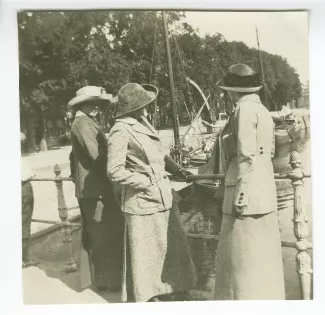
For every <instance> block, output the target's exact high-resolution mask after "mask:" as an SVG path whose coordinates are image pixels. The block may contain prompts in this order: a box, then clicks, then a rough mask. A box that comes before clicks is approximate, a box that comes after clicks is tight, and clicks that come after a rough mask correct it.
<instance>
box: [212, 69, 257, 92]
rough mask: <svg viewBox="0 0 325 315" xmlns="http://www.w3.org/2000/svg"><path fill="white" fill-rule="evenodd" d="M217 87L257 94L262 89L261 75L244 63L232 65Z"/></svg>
mask: <svg viewBox="0 0 325 315" xmlns="http://www.w3.org/2000/svg"><path fill="white" fill-rule="evenodd" d="M217 85H218V86H219V87H220V88H221V89H223V90H226V91H233V92H246V93H250V92H251V93H253V92H257V91H258V90H260V89H261V87H262V84H261V80H260V76H259V74H258V73H256V72H255V70H254V69H253V68H251V67H250V66H247V65H245V64H243V63H237V64H235V65H232V66H231V67H230V68H229V70H228V73H227V74H226V75H225V76H224V78H222V79H221V80H220V81H218V82H217Z"/></svg>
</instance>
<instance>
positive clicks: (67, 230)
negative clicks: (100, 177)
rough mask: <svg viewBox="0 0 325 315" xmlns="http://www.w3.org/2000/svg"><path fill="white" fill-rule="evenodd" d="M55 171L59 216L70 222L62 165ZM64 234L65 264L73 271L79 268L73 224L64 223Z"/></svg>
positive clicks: (62, 219) (67, 268)
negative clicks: (74, 248) (75, 253)
mask: <svg viewBox="0 0 325 315" xmlns="http://www.w3.org/2000/svg"><path fill="white" fill-rule="evenodd" d="M54 173H55V184H56V188H57V192H58V210H59V217H60V219H61V222H62V223H68V210H67V206H66V203H65V198H64V192H63V181H62V178H61V167H60V165H58V164H56V165H55V166H54ZM62 234H63V243H65V244H66V246H67V249H68V255H69V258H68V261H67V262H66V264H65V271H66V272H73V271H76V270H77V265H76V263H75V260H74V258H73V249H72V238H71V226H68V225H66V224H64V225H62Z"/></svg>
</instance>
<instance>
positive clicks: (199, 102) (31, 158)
mask: <svg viewBox="0 0 325 315" xmlns="http://www.w3.org/2000/svg"><path fill="white" fill-rule="evenodd" d="M17 23H18V41H19V101H20V104H19V105H20V142H21V191H22V196H21V205H22V209H21V218H22V240H21V244H22V282H23V298H24V304H33V305H39V304H43V305H44V304H94V303H133V302H173V301H186V302H191V301H211V300H212V301H218V300H223V301H225V300H311V299H313V246H312V207H311V167H310V161H311V157H310V131H309V128H310V114H309V108H310V103H309V69H308V63H309V61H308V59H309V57H308V42H309V39H308V11H252V12H249V11H190V10H189V11H187V10H182V11H176V10H174V11H161V10H146V11H144V10H136V9H130V10H110V9H106V10H90V11H88V10H87V11H86V10H84V11H76V10H74V11H60V10H58V11H20V12H18V13H17ZM44 288H46V290H45V289H44Z"/></svg>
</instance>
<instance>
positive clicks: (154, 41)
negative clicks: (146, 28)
mask: <svg viewBox="0 0 325 315" xmlns="http://www.w3.org/2000/svg"><path fill="white" fill-rule="evenodd" d="M157 26H158V16H157V12H156V25H155V34H154V37H153V47H152V55H151V66H150V78H149V82H150V83H151V82H152V80H151V78H152V72H153V61H154V57H155V50H156V37H157Z"/></svg>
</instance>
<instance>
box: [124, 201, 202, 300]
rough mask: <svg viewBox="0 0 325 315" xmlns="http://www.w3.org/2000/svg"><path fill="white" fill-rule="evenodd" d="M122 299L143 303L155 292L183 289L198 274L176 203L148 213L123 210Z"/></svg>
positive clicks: (170, 291) (159, 293)
mask: <svg viewBox="0 0 325 315" xmlns="http://www.w3.org/2000/svg"><path fill="white" fill-rule="evenodd" d="M125 222H126V230H127V232H126V238H127V239H126V242H125V260H126V261H125V267H126V270H125V272H124V277H125V278H124V283H125V285H126V287H127V294H126V295H127V296H124V297H123V296H122V300H123V301H126V300H127V301H129V302H130V301H134V302H146V301H148V300H149V299H150V298H152V297H154V296H158V295H164V294H169V293H173V292H180V291H186V290H189V289H191V288H193V287H194V286H195V285H196V281H197V276H196V271H195V267H194V264H193V261H192V257H191V253H190V246H189V242H188V239H187V235H186V232H185V230H184V228H183V224H182V221H181V216H180V213H179V210H178V206H177V205H174V206H173V208H172V209H171V210H167V211H164V212H156V213H154V214H150V215H133V214H128V213H125Z"/></svg>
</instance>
